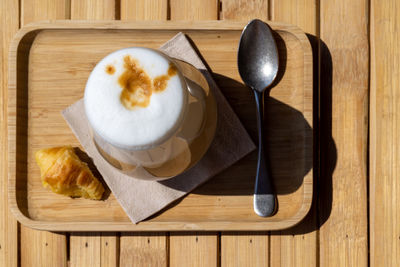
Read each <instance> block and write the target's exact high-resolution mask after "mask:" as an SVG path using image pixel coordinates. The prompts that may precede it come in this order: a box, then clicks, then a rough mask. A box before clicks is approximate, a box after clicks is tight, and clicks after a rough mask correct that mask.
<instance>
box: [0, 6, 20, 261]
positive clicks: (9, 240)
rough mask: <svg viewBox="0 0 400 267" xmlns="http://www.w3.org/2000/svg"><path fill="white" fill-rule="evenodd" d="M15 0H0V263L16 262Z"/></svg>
mask: <svg viewBox="0 0 400 267" xmlns="http://www.w3.org/2000/svg"><path fill="white" fill-rule="evenodd" d="M18 13H19V1H18V0H3V1H0V27H1V35H0V36H1V37H0V38H1V41H0V147H1V152H0V192H1V193H0V194H1V198H0V266H9V267H16V266H17V265H18V229H17V222H16V220H15V219H14V216H13V215H12V214H11V212H10V210H9V208H8V190H7V189H8V182H7V162H8V153H7V147H8V145H7V82H8V79H7V75H8V71H7V69H8V68H7V66H8V48H9V42H10V40H11V39H12V37H13V35H14V34H15V32H16V31H17V30H18V25H19V14H18Z"/></svg>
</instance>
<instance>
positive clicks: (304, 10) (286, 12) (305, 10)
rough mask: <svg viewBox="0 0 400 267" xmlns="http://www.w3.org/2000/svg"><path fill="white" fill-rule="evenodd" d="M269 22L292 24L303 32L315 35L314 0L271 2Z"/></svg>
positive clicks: (315, 7) (315, 11)
mask: <svg viewBox="0 0 400 267" xmlns="http://www.w3.org/2000/svg"><path fill="white" fill-rule="evenodd" d="M271 1H272V3H271V7H272V10H271V16H272V17H271V20H276V21H280V22H287V23H290V24H294V25H296V26H298V27H299V28H301V29H302V30H303V31H305V32H308V33H311V34H313V35H316V34H317V26H318V25H317V24H318V23H317V22H318V21H317V2H318V1H316V0H281V1H279V0H271Z"/></svg>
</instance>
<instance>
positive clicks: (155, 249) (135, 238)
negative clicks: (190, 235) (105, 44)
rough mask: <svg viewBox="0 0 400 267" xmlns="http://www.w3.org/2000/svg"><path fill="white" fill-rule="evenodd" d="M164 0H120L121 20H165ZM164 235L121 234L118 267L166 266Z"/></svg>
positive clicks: (166, 249) (166, 252) (165, 239)
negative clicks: (135, 266)
mask: <svg viewBox="0 0 400 267" xmlns="http://www.w3.org/2000/svg"><path fill="white" fill-rule="evenodd" d="M167 4H168V2H167V1H166V0H141V1H134V0H121V19H125V20H166V19H167ZM167 244H168V238H167V236H166V233H154V234H153V233H147V234H146V233H141V234H136V233H121V238H120V254H119V258H120V259H119V262H120V266H121V267H122V266H133V265H138V266H142V265H145V266H168V248H167Z"/></svg>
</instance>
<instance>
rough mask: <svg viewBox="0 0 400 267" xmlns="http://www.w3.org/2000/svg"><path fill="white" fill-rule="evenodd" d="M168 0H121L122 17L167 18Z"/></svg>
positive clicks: (131, 18)
mask: <svg viewBox="0 0 400 267" xmlns="http://www.w3.org/2000/svg"><path fill="white" fill-rule="evenodd" d="M167 6H168V1H166V0H141V1H137V0H121V19H125V20H166V19H167Z"/></svg>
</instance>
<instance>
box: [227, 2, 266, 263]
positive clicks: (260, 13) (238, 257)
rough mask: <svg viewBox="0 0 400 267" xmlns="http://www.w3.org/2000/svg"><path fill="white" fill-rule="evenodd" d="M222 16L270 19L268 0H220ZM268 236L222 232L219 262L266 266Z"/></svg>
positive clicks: (257, 233) (261, 233)
mask: <svg viewBox="0 0 400 267" xmlns="http://www.w3.org/2000/svg"><path fill="white" fill-rule="evenodd" d="M220 14H221V19H224V20H227V19H229V20H245V21H247V20H250V19H253V18H259V19H261V20H268V19H269V3H268V1H267V0H255V1H246V0H221V10H220ZM269 242H270V237H269V235H268V233H267V232H253V233H252V232H249V233H221V266H226V267H228V266H238V267H239V266H244V265H245V266H268V264H269V261H270V258H269V254H270V253H269V250H270V247H269Z"/></svg>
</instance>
